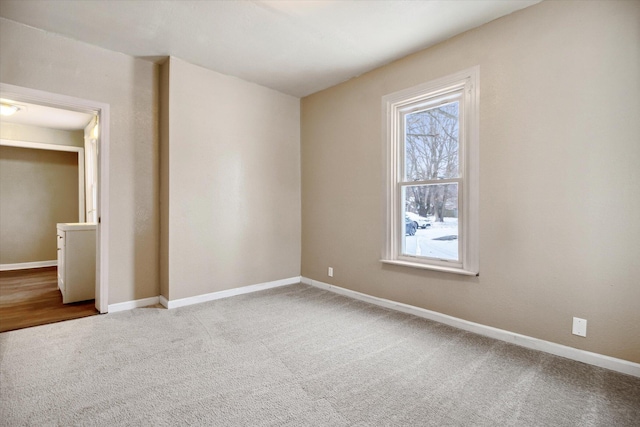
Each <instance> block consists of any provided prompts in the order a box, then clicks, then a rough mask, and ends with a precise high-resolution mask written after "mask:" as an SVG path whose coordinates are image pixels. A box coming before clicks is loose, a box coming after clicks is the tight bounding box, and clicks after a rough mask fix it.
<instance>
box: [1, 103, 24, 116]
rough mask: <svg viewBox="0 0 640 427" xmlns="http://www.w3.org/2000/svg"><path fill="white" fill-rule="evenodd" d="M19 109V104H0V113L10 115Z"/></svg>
mask: <svg viewBox="0 0 640 427" xmlns="http://www.w3.org/2000/svg"><path fill="white" fill-rule="evenodd" d="M18 111H20V107H18V106H17V105H13V104H6V103H4V102H3V103H1V104H0V115H3V116H10V115H12V114H15V113H16V112H18Z"/></svg>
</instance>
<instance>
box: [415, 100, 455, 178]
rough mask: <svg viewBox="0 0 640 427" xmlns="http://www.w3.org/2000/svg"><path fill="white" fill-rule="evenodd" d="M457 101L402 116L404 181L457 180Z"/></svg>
mask: <svg viewBox="0 0 640 427" xmlns="http://www.w3.org/2000/svg"><path fill="white" fill-rule="evenodd" d="M458 119H459V114H458V101H456V102H452V103H450V104H446V105H441V106H439V107H437V108H431V109H428V110H423V111H418V112H415V113H411V114H407V115H406V116H405V142H404V159H405V181H427V180H432V179H447V178H458V177H459V176H458V175H459V170H458V166H459V160H458V147H459V143H458V123H459V120H458Z"/></svg>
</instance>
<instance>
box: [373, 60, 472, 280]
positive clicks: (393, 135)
mask: <svg viewBox="0 0 640 427" xmlns="http://www.w3.org/2000/svg"><path fill="white" fill-rule="evenodd" d="M478 74H479V73H478V68H477V67H476V68H473V69H470V70H466V71H463V72H461V73H457V74H456V75H453V76H449V77H445V78H443V79H439V80H437V81H434V82H430V83H426V84H424V85H420V86H417V87H415V88H410V89H407V90H404V91H400V92H397V93H395V94H391V95H387V96H385V97H384V98H383V118H384V130H385V134H384V138H385V141H384V143H385V150H386V157H387V158H386V168H387V183H386V196H387V197H386V199H385V201H386V208H385V211H386V213H387V214H386V225H385V227H386V233H385V236H386V239H385V247H384V250H383V261H384V262H389V263H396V264H403V265H409V266H414V267H420V268H433V269H437V270H444V271H452V272H458V273H462V274H477V272H478V254H477V250H478V230H477V225H478V152H479V150H478V105H477V104H478ZM407 212H408V213H410V215H411V216H412V217H414V219H415V216H416V215H418V216H419V217H422V218H421V223H422V225H423V228H422V229H418V230H417V231H416V232H415V234H412V233H409V232H408V231H412V230H411V229H410V228H409V227H407V228H405V221H406V220H405V216H406V213H407ZM425 223H428V226H425Z"/></svg>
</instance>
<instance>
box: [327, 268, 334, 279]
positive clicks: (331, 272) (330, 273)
mask: <svg viewBox="0 0 640 427" xmlns="http://www.w3.org/2000/svg"><path fill="white" fill-rule="evenodd" d="M327 274H328V275H329V277H333V267H329V271H328V272H327Z"/></svg>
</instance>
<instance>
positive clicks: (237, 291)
mask: <svg viewBox="0 0 640 427" xmlns="http://www.w3.org/2000/svg"><path fill="white" fill-rule="evenodd" d="M295 283H300V276H295V277H290V278H288V279H281V280H274V281H273V282H266V283H258V284H256V285H249V286H243V287H241V288H234V289H227V290H224V291H218V292H212V293H210V294H204V295H196V296H193V297H188V298H180V299H174V300H167V299H166V298H165V297H164V296H162V295H160V304H162V305H163V306H165V307H166V308H169V309H171V308H178V307H184V306H186V305H192V304H199V303H201V302H207V301H213V300H216V299H222V298H229V297H233V296H236V295H242V294H248V293H250V292H258V291H263V290H265V289H271V288H277V287H279V286H287V285H293V284H295Z"/></svg>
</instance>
